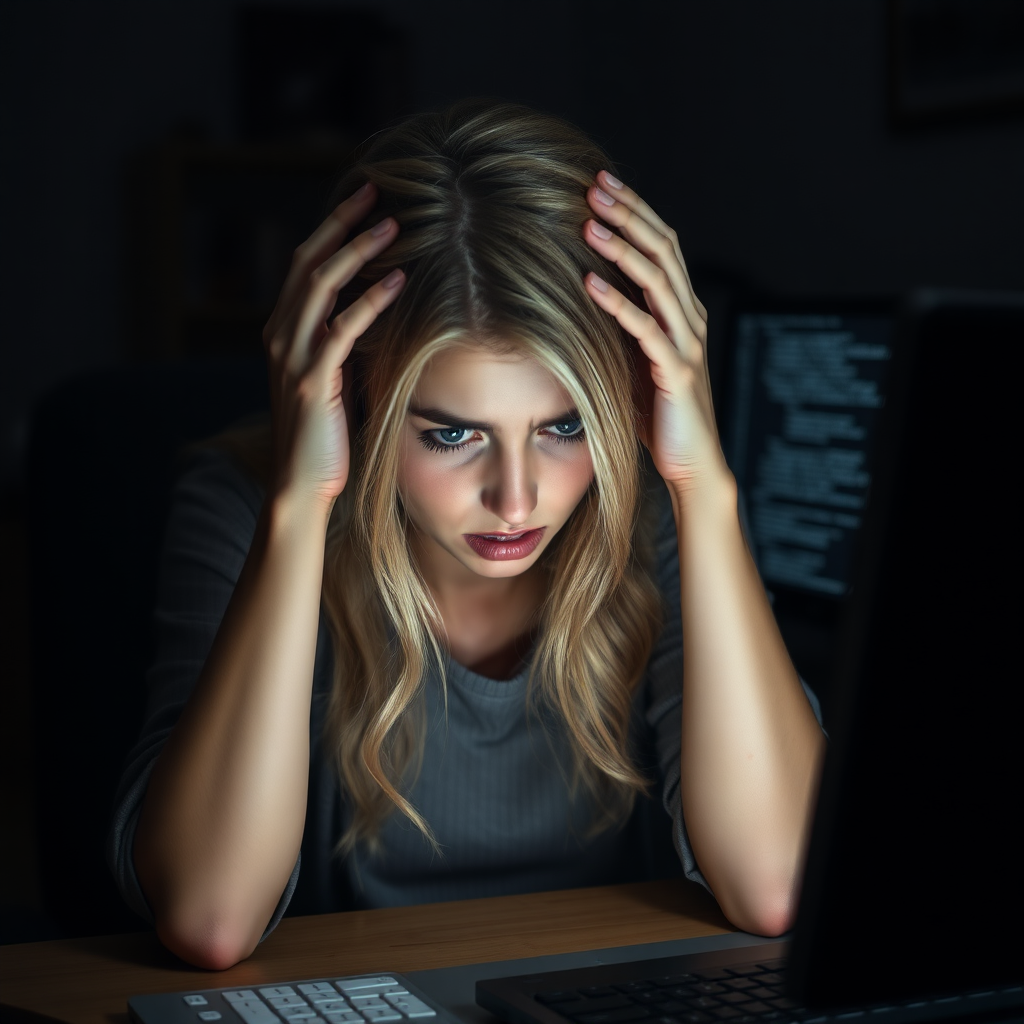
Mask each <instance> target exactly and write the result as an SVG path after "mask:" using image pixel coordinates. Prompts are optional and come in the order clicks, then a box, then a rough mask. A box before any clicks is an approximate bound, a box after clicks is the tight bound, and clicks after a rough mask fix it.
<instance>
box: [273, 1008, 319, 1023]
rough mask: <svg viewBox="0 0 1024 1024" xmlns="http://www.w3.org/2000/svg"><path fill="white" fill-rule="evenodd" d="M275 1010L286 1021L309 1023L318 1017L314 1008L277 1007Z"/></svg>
mask: <svg viewBox="0 0 1024 1024" xmlns="http://www.w3.org/2000/svg"><path fill="white" fill-rule="evenodd" d="M275 1009H276V1010H277V1012H278V1013H279V1014H280V1015H281V1016H282V1017H283V1018H284V1019H285V1020H300V1021H309V1020H312V1019H313V1018H314V1017H315V1016H316V1015H317V1013H316V1010H314V1009H313V1007H312V1006H309V1005H306V1006H276V1007H275Z"/></svg>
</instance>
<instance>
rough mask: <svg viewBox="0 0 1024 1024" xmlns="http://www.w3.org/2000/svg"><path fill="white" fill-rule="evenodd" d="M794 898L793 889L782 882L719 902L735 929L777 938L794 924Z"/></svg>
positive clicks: (795, 900) (795, 902)
mask: <svg viewBox="0 0 1024 1024" xmlns="http://www.w3.org/2000/svg"><path fill="white" fill-rule="evenodd" d="M796 896H797V894H796V888H795V886H793V885H792V884H788V883H782V884H776V885H765V886H761V887H758V888H756V889H755V890H754V891H750V892H746V893H730V894H728V895H723V896H722V897H721V898H719V901H718V902H719V906H720V907H721V908H722V913H723V914H725V916H726V917H727V918H728V919H729V922H730V923H731V924H733V925H735V926H736V927H737V928H740V929H742V930H743V931H745V932H751V933H753V934H754V935H764V936H767V937H769V938H776V937H777V936H779V935H783V934H785V933H786V932H788V931H789V930H790V929H791V928H792V927H793V925H794V924H795V923H796V905H797V899H796Z"/></svg>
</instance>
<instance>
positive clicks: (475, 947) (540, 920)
mask: <svg viewBox="0 0 1024 1024" xmlns="http://www.w3.org/2000/svg"><path fill="white" fill-rule="evenodd" d="M735 930H736V929H734V928H733V927H732V926H731V925H730V924H729V922H728V921H726V919H725V918H724V917H723V916H722V912H721V911H720V910H719V909H718V906H717V904H716V903H715V901H714V900H713V899H712V898H711V897H710V896H709V895H708V894H707V893H706V892H705V891H704V890H703V889H702V888H701V887H700V886H698V885H695V884H693V883H691V882H687V881H685V880H674V881H669V882H643V883H639V884H635V885H616V886H606V887H601V888H596V889H567V890H562V891H559V892H547V893H531V894H530V895H527V896H501V897H497V898H495V899H486V900H464V901H461V902H458V903H435V904H431V905H427V906H418V907H401V908H395V909H387V910H361V911H352V912H350V913H345V914H323V915H319V916H317V917H292V918H285V919H284V920H283V921H282V922H281V924H280V925H278V927H277V929H276V930H275V931H274V933H273V934H272V935H271V936H270V937H269V938H268V939H267V940H266V941H265V942H264V943H263V944H262V945H260V946H259V947H257V949H256V952H255V953H253V955H252V956H251V957H250V958H249V959H248V960H245V961H243V962H242V963H240V964H238V965H237V966H235V967H232V968H231V969H230V970H228V971H223V972H220V973H214V972H210V971H201V970H199V969H197V968H194V967H189V966H188V965H186V964H184V963H183V962H182V961H180V960H178V959H177V958H176V957H174V956H172V955H171V954H170V953H168V952H167V951H166V950H165V949H164V948H163V946H161V945H160V943H159V941H158V940H157V938H156V935H155V934H154V933H153V932H141V933H138V934H133V935H111V936H104V937H100V938H93V939H63V940H58V941H55V942H32V943H25V944H24V945H16V946H0V1021H6V1020H7V1019H8V1018H7V1017H5V1016H4V1014H3V1010H4V1009H7V1010H8V1013H9V1014H10V1016H11V1018H12V1019H14V1020H21V1019H24V1020H26V1021H29V1020H31V1019H32V1018H31V1017H24V1018H22V1017H19V1016H17V1015H15V1014H13V1013H11V1010H12V1009H13V1008H18V1009H23V1010H31V1011H35V1012H36V1013H39V1014H43V1015H46V1016H48V1017H50V1018H54V1019H56V1020H58V1021H67V1022H70V1024H125V1022H127V1020H128V1012H127V1009H126V1001H127V998H128V996H130V995H139V994H142V993H145V992H173V991H177V990H186V989H190V988H210V987H214V986H217V987H219V986H222V985H237V986H238V987H239V988H249V987H252V986H255V985H259V984H266V983H267V982H273V981H284V980H287V979H296V978H308V977H316V976H321V977H322V976H324V975H331V974H336V975H340V974H358V973H360V972H370V971H380V970H392V971H416V970H426V969H429V968H433V967H451V966H455V965H458V964H469V963H480V962H490V961H496V960H510V959H516V958H520V957H528V956H543V955H547V954H552V953H569V952H578V951H582V950H589V949H603V948H607V947H611V946H622V945H627V944H634V943H642V942H661V941H664V940H667V939H685V938H697V937H699V936H702V935H719V934H722V933H723V932H732V931H735ZM42 1019H45V1017H44V1018H42Z"/></svg>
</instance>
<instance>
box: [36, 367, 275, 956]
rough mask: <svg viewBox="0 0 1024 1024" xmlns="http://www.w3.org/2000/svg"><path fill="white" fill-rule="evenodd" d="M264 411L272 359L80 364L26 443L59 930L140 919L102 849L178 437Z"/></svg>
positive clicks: (145, 634) (42, 803)
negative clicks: (89, 367) (119, 887)
mask: <svg viewBox="0 0 1024 1024" xmlns="http://www.w3.org/2000/svg"><path fill="white" fill-rule="evenodd" d="M268 408H269V399H268V394H267V377H266V366H265V362H264V359H263V357H262V356H253V357H249V356H239V357H216V358H213V357H210V358H190V359H187V360H183V361H177V362H163V363H146V364H135V365H130V366H119V367H116V368H106V369H100V370H93V371H90V372H87V373H82V374H80V375H78V376H75V377H73V378H72V379H70V380H67V381H65V382H63V383H61V384H60V385H58V386H57V387H55V388H53V389H52V390H51V391H49V392H48V393H47V394H45V395H44V396H43V397H42V398H41V399H40V400H39V401H38V403H37V404H36V407H35V409H34V411H33V416H32V424H31V434H30V440H29V453H28V473H27V483H28V516H29V554H30V571H31V598H30V599H31V618H32V636H31V667H32V669H31V670H32V691H33V724H32V731H33V737H32V739H33V747H34V762H35V763H34V765H33V766H32V767H33V773H34V782H35V809H36V844H37V851H38V863H39V876H40V886H41V889H42V899H43V905H44V910H45V911H46V913H47V915H48V916H49V917H50V918H51V920H52V921H53V922H54V924H55V925H57V926H58V927H59V928H60V929H61V930H62V931H63V932H64V933H65V934H67V935H69V936H77V935H97V934H104V933H113V932H123V931H137V930H138V929H139V928H140V927H143V923H142V921H141V920H140V919H139V918H138V917H137V916H136V915H135V914H133V913H132V911H130V910H129V909H128V908H127V906H125V904H124V902H123V900H122V899H121V896H120V893H119V892H118V891H117V888H116V886H115V884H114V881H113V878H112V877H111V875H110V871H109V869H108V868H107V865H106V862H105V860H104V841H105V837H106V833H107V828H108V825H109V822H110V813H111V803H112V800H113V795H114V791H115V788H116V786H117V783H118V780H119V779H120V775H121V770H122V766H123V761H124V758H125V755H126V754H127V752H128V750H129V748H130V747H131V746H132V745H133V744H134V742H135V740H136V739H137V737H138V732H139V729H140V727H141V724H142V713H143V706H144V701H145V692H144V679H143V677H144V674H145V671H146V669H147V668H148V666H149V664H150V662H151V661H152V658H153V656H154V654H155V635H154V630H153V624H152V610H153V605H154V603H155V599H156V585H157V564H158V557H159V549H160V543H161V539H162V534H163V528H164V523H165V521H166V516H167V511H168V503H169V495H170V488H171V485H172V483H173V480H174V476H175V467H176V455H177V452H178V450H179V448H181V446H183V445H185V444H187V443H190V442H192V441H196V440H198V439H200V438H203V437H206V436H209V435H211V434H215V433H217V432H218V431H220V430H221V429H223V428H224V427H225V426H227V425H228V424H230V423H232V422H234V421H235V420H237V419H239V418H241V417H243V416H245V415H247V414H251V413H256V412H260V411H264V410H266V409H268Z"/></svg>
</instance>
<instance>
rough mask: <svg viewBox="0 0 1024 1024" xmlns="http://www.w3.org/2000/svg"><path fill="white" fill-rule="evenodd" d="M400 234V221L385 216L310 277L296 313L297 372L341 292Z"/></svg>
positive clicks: (293, 357)
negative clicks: (360, 270) (303, 297)
mask: <svg viewBox="0 0 1024 1024" xmlns="http://www.w3.org/2000/svg"><path fill="white" fill-rule="evenodd" d="M397 235H398V222H397V221H396V220H395V219H394V217H385V218H384V220H382V221H381V222H380V223H379V224H376V225H374V226H373V227H372V228H370V229H369V230H368V231H364V232H363V233H362V234H360V235H356V237H355V238H353V239H352V241H351V242H349V243H348V244H347V245H345V246H344V247H343V248H342V249H341V250H339V251H338V252H336V253H335V254H334V255H333V256H331V257H330V259H328V260H326V261H325V262H324V263H323V264H322V265H321V266H319V267H317V269H316V270H314V271H313V273H312V274H310V276H309V280H308V282H307V291H306V296H305V299H304V301H303V303H302V305H301V306H300V307H299V308H298V310H297V315H296V317H295V327H294V332H293V334H292V339H293V340H292V344H291V350H290V352H289V354H288V360H289V362H290V363H291V364H292V366H293V367H295V368H296V369H301V368H302V367H303V366H305V365H306V364H307V363H308V361H309V357H310V353H311V352H312V350H313V348H314V347H315V342H317V341H319V340H320V339H321V338H322V337H323V335H324V332H325V330H326V327H325V321H326V319H327V317H328V315H329V314H330V312H331V310H332V309H333V308H334V305H335V303H336V302H337V301H338V292H339V291H340V290H341V289H342V288H343V287H344V286H345V285H346V284H348V282H349V281H351V280H352V278H353V277H355V275H356V273H357V272H358V271H359V269H360V268H361V267H363V266H365V265H366V264H367V263H368V262H369V261H370V260H371V259H373V258H374V257H375V256H377V255H379V254H380V253H381V252H383V251H384V250H385V249H386V248H387V247H388V246H389V245H390V244H391V243H392V242H393V241H394V240H395V237H396V236H397Z"/></svg>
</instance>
